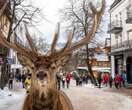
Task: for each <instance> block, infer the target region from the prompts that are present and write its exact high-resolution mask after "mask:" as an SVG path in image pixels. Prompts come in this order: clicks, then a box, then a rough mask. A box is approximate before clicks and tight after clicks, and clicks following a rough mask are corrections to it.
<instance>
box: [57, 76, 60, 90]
mask: <svg viewBox="0 0 132 110" xmlns="http://www.w3.org/2000/svg"><path fill="white" fill-rule="evenodd" d="M56 79H57V89H58V90H60V84H61V76H60V74H56Z"/></svg>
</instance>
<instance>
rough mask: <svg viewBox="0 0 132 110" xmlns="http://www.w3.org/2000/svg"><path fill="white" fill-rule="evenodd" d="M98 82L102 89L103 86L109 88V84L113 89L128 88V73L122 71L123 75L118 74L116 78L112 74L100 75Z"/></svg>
mask: <svg viewBox="0 0 132 110" xmlns="http://www.w3.org/2000/svg"><path fill="white" fill-rule="evenodd" d="M97 81H98V87H99V88H101V85H105V86H107V85H108V84H109V87H110V88H112V87H113V85H114V86H115V88H117V89H119V88H121V87H126V86H127V79H126V72H125V71H122V74H121V75H120V74H116V75H115V77H114V78H112V76H111V75H110V74H103V73H99V75H98V77H97Z"/></svg>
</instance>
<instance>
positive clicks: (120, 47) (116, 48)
mask: <svg viewBox="0 0 132 110" xmlns="http://www.w3.org/2000/svg"><path fill="white" fill-rule="evenodd" d="M131 49H132V40H129V41H124V42H122V43H119V44H116V45H113V46H111V52H120V51H126V50H131Z"/></svg>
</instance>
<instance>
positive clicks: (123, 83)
mask: <svg viewBox="0 0 132 110" xmlns="http://www.w3.org/2000/svg"><path fill="white" fill-rule="evenodd" d="M121 79H122V85H123V86H124V87H126V80H127V78H126V71H125V70H124V71H122V74H121Z"/></svg>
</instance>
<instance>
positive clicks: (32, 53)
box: [0, 0, 105, 110]
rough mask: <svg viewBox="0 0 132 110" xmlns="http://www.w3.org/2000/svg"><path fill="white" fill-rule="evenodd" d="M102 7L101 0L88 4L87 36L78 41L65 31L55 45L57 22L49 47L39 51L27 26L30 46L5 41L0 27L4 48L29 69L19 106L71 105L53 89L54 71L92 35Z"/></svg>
mask: <svg viewBox="0 0 132 110" xmlns="http://www.w3.org/2000/svg"><path fill="white" fill-rule="evenodd" d="M4 7H5V6H4ZM104 8H105V0H102V6H101V7H100V9H98V10H97V9H96V8H95V7H94V6H93V5H92V4H90V9H91V13H90V15H91V16H92V18H93V24H92V27H91V29H90V30H89V32H88V33H87V36H85V37H83V38H82V39H80V40H79V41H78V42H76V43H73V42H72V40H73V37H74V30H73V31H71V32H69V34H68V39H67V42H66V44H65V46H64V47H63V48H60V49H56V48H55V47H56V44H57V41H58V36H59V31H60V26H59V25H58V28H57V31H56V32H55V33H54V36H53V41H52V43H51V48H50V50H49V51H48V52H47V53H46V54H42V53H39V52H38V50H37V49H36V47H35V46H34V45H33V40H32V37H31V35H30V33H29V31H28V28H27V26H25V30H26V32H25V36H26V39H27V41H28V44H29V47H30V48H26V47H23V46H21V45H20V44H19V43H17V41H15V42H8V41H7V40H6V39H5V38H6V37H5V36H4V34H3V33H2V31H1V30H0V44H1V45H3V46H5V47H6V48H12V49H14V50H15V51H16V52H17V56H18V59H19V61H20V63H21V64H22V65H23V66H25V67H27V68H29V69H30V71H31V73H32V75H31V90H30V92H29V93H28V94H27V96H26V98H25V100H24V103H23V107H22V110H73V109H74V108H73V106H72V103H71V101H70V99H69V98H68V96H67V95H66V94H65V93H64V92H62V91H60V90H58V89H57V87H56V82H57V81H56V74H57V72H58V71H59V70H60V69H61V68H63V65H64V64H66V62H67V61H68V59H69V57H70V56H71V55H72V53H73V51H74V50H77V49H79V48H80V47H82V46H83V45H85V44H87V43H88V42H89V41H90V40H91V39H92V37H93V36H94V35H95V33H96V31H97V29H98V27H99V24H100V22H101V18H102V15H103V12H104ZM2 10H3V8H2ZM2 10H1V11H0V15H2V12H3V11H2Z"/></svg>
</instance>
